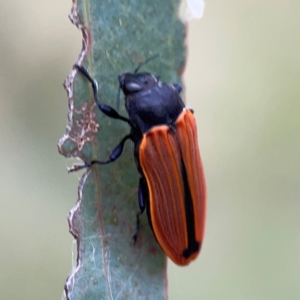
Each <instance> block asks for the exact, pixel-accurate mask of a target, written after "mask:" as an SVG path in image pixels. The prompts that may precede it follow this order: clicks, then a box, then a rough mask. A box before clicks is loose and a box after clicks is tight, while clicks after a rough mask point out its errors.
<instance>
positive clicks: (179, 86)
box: [173, 83, 182, 94]
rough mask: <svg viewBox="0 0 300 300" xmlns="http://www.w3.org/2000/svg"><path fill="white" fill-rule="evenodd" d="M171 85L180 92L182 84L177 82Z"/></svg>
mask: <svg viewBox="0 0 300 300" xmlns="http://www.w3.org/2000/svg"><path fill="white" fill-rule="evenodd" d="M173 86H174V88H175V90H176V91H177V93H178V94H180V93H181V91H182V86H181V85H180V84H178V83H174V84H173Z"/></svg>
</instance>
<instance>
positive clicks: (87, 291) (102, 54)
mask: <svg viewBox="0 0 300 300" xmlns="http://www.w3.org/2000/svg"><path fill="white" fill-rule="evenodd" d="M178 6H179V0H165V1H162V0H152V1H151V2H149V1H148V2H146V1H137V0H130V1H129V0H127V1H122V3H121V1H119V2H117V1H112V0H104V1H99V0H90V1H88V0H86V1H84V0H78V1H77V2H75V3H74V5H73V9H72V13H71V15H70V18H71V21H72V22H73V23H75V25H76V26H77V27H78V28H80V29H81V30H82V33H83V50H82V52H81V54H80V56H79V60H78V64H82V65H84V66H85V67H86V68H87V69H88V70H89V72H90V74H91V75H92V76H93V77H94V78H95V79H96V80H97V82H98V86H99V92H98V96H99V100H100V101H101V102H103V103H105V104H108V105H111V106H112V107H115V106H116V96H117V90H118V81H117V76H118V75H119V74H122V73H124V72H126V71H131V72H132V71H133V70H134V69H135V68H136V67H137V66H138V64H139V63H140V62H142V61H144V60H145V59H147V58H148V57H150V56H151V55H153V54H155V53H159V55H160V56H159V58H158V59H155V60H153V61H151V62H150V63H149V64H147V65H146V66H144V67H143V69H145V70H147V71H149V72H152V73H154V74H156V75H160V76H161V79H162V80H163V81H165V82H171V83H178V82H180V74H181V73H182V70H183V68H184V60H185V48H184V39H185V27H184V25H183V24H182V23H181V22H180V20H179V19H178V13H177V12H178ZM65 87H66V89H67V92H68V96H69V107H70V112H69V123H68V126H67V130H66V134H65V135H64V136H63V137H62V138H61V140H60V142H59V145H58V146H59V151H60V153H61V154H63V155H65V156H66V157H74V156H77V157H80V158H82V159H83V160H84V161H87V162H88V161H91V160H92V159H99V160H106V159H107V158H108V157H109V155H110V152H111V150H112V149H113V148H114V147H115V146H116V145H117V144H118V142H119V141H120V140H121V138H122V137H123V136H124V135H126V134H127V133H128V132H129V127H128V125H127V124H126V123H124V122H121V121H119V120H113V119H110V118H109V117H107V116H105V115H104V114H103V113H101V112H100V111H99V109H98V108H97V107H96V105H95V103H94V99H93V95H92V89H91V86H90V84H89V83H88V81H87V80H86V79H85V78H83V76H82V75H81V74H79V73H78V72H76V71H75V70H73V71H72V72H71V74H70V75H69V77H68V78H67V80H66V82H65ZM120 113H121V114H122V115H124V116H126V111H125V108H124V104H123V101H121V107H120ZM137 185H138V173H137V170H136V167H135V164H134V159H133V155H132V146H131V145H129V143H128V144H126V146H125V149H124V153H123V155H122V156H121V157H120V158H119V159H118V160H117V161H116V162H115V163H112V164H109V165H104V166H96V165H95V166H93V167H92V168H91V169H89V170H87V172H86V173H85V174H84V175H83V177H82V179H81V181H80V185H79V192H78V194H79V197H78V198H79V199H78V202H77V204H76V206H75V207H74V208H73V209H72V210H71V212H70V215H69V226H70V232H71V233H72V234H73V235H74V237H75V238H76V240H77V250H78V253H77V255H78V256H77V266H76V268H74V270H73V271H72V273H71V274H70V276H69V278H68V279H67V282H66V285H65V291H66V295H67V298H68V299H71V300H82V299H85V300H89V299H97V300H98V299H104V300H106V299H114V300H116V299H120V300H121V299H131V300H132V299H156V300H159V299H166V298H167V290H166V286H167V279H166V257H165V255H164V253H163V252H162V250H161V249H160V247H159V245H158V244H157V242H156V240H155V238H154V236H153V233H152V231H151V229H150V227H149V225H148V221H147V217H146V214H143V216H142V217H141V231H140V234H139V237H138V241H137V242H136V244H135V245H133V244H132V243H131V238H132V235H133V233H134V230H135V222H136V213H137V212H138V211H139V206H138V201H137Z"/></svg>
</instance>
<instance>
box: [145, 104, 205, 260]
mask: <svg viewBox="0 0 300 300" xmlns="http://www.w3.org/2000/svg"><path fill="white" fill-rule="evenodd" d="M139 162H140V165H141V168H142V171H143V173H144V176H145V178H146V181H147V185H148V189H149V208H148V209H149V212H150V218H151V224H152V228H153V232H154V234H155V237H156V239H157V241H158V243H159V244H160V246H161V247H162V249H163V250H164V252H165V253H166V255H167V256H168V257H169V258H170V259H172V260H173V261H174V263H176V264H178V265H187V264H188V263H189V262H190V261H192V260H194V259H195V258H196V257H197V255H198V254H199V251H200V249H201V244H202V241H203V235H204V225H205V207H206V187H205V178H204V173H203V166H202V163H201V158H200V153H199V147H198V138H197V127H196V122H195V118H194V116H193V114H192V112H191V111H190V110H188V109H184V110H183V112H182V113H181V114H180V115H179V117H178V118H177V121H176V130H175V131H173V130H172V129H170V128H169V126H167V125H161V126H157V127H154V128H152V129H151V130H149V131H148V132H146V133H145V134H144V136H143V139H142V142H141V144H140V148H139Z"/></svg>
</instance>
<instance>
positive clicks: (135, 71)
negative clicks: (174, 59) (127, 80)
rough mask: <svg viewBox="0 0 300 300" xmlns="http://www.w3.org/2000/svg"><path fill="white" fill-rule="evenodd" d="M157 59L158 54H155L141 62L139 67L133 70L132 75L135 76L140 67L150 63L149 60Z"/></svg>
mask: <svg viewBox="0 0 300 300" xmlns="http://www.w3.org/2000/svg"><path fill="white" fill-rule="evenodd" d="M157 57H159V53H156V54H154V55H152V56H150V57H149V58H147V59H146V60H145V61H144V62H142V63H141V64H139V66H138V67H137V68H136V69H135V70H134V74H136V73H137V72H138V71H139V69H140V68H141V67H142V66H144V65H145V64H147V63H148V62H149V61H151V60H153V59H155V58H157Z"/></svg>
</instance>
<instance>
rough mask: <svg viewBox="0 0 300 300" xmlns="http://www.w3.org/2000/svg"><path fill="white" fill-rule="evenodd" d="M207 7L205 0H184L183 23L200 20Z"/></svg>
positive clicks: (181, 8)
mask: <svg viewBox="0 0 300 300" xmlns="http://www.w3.org/2000/svg"><path fill="white" fill-rule="evenodd" d="M204 7H205V2H204V0H183V1H182V3H181V7H180V17H181V18H182V19H183V21H187V22H188V21H191V20H192V19H200V18H202V16H203V11H204Z"/></svg>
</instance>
